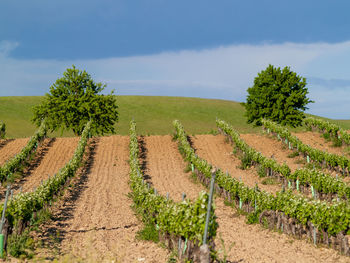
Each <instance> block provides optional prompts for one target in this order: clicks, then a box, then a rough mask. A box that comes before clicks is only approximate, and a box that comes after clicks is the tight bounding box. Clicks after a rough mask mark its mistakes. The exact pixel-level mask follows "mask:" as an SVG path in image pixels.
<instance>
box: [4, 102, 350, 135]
mask: <svg viewBox="0 0 350 263" xmlns="http://www.w3.org/2000/svg"><path fill="white" fill-rule="evenodd" d="M42 99H43V97H0V120H2V121H4V122H5V123H6V130H7V137H8V138H18V137H29V136H31V135H32V134H33V132H34V131H35V129H36V127H35V126H34V125H33V124H32V123H31V122H30V119H31V118H32V110H31V108H32V107H33V106H34V105H36V104H39V103H40V102H41V100H42ZM117 100H118V105H119V113H120V120H119V123H118V124H117V133H118V134H122V135H127V134H128V130H129V122H130V120H131V119H133V118H134V119H135V121H136V122H137V129H138V132H139V133H140V134H145V135H147V134H170V133H172V132H173V126H172V121H173V120H174V119H178V120H180V121H181V122H182V124H183V125H184V126H185V128H186V131H187V132H188V133H190V134H200V133H208V132H209V131H211V130H213V129H216V126H215V118H216V117H218V118H222V119H224V120H226V121H227V122H229V123H231V124H232V125H233V126H234V127H235V128H236V129H237V130H239V131H240V132H242V133H246V132H256V131H260V128H254V127H253V126H252V125H249V124H247V123H246V119H245V117H244V116H243V114H244V108H243V107H242V106H241V105H240V104H239V103H237V102H233V101H226V100H212V99H199V98H183V97H156V96H118V97H117ZM335 122H336V123H338V124H340V125H342V127H343V128H346V129H350V121H335ZM61 135H62V136H72V135H73V134H72V133H70V132H64V133H63V134H61V132H56V133H54V134H52V136H61Z"/></svg>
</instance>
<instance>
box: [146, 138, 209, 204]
mask: <svg viewBox="0 0 350 263" xmlns="http://www.w3.org/2000/svg"><path fill="white" fill-rule="evenodd" d="M143 141H144V147H145V149H146V152H145V156H144V157H145V160H146V162H147V163H146V170H145V171H144V174H145V175H146V177H150V181H151V182H152V184H153V186H154V187H155V188H156V189H157V191H158V192H159V193H160V194H162V195H164V196H165V195H166V193H170V198H172V199H173V200H175V201H181V200H182V193H185V194H186V197H187V198H190V199H191V200H193V199H196V198H197V197H198V193H199V192H200V191H204V190H205V188H204V187H202V185H200V184H199V183H198V184H194V183H193V182H191V180H190V175H189V173H186V172H185V169H186V167H187V166H186V164H185V162H184V161H183V159H182V156H181V155H180V153H179V151H178V149H177V143H176V142H173V141H172V138H171V136H170V135H165V136H147V137H144V140H143Z"/></svg>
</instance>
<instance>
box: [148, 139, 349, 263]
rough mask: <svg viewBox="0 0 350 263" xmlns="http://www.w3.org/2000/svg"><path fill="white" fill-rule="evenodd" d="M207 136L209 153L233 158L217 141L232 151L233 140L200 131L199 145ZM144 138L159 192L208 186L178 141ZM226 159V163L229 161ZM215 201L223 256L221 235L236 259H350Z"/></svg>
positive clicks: (176, 194) (175, 194)
mask: <svg viewBox="0 0 350 263" xmlns="http://www.w3.org/2000/svg"><path fill="white" fill-rule="evenodd" d="M203 139H204V141H206V142H205V143H204V144H205V145H210V148H207V149H206V151H207V152H209V154H208V155H210V156H212V158H215V157H213V156H215V155H218V159H222V160H225V161H226V162H227V163H229V162H231V159H230V158H231V157H230V154H227V152H225V151H220V152H217V150H215V148H216V147H217V145H220V146H219V148H221V147H222V146H225V147H227V150H228V153H229V152H230V149H232V147H231V146H230V145H229V144H225V143H224V138H223V137H222V136H212V135H197V136H196V138H195V139H194V144H195V146H197V145H198V144H199V141H201V140H203ZM143 141H144V148H145V153H146V154H145V155H144V156H143V158H144V160H143V161H144V164H145V165H144V168H145V170H146V174H147V175H148V176H150V180H151V181H152V183H153V185H154V187H155V188H156V189H157V190H158V192H159V193H161V194H166V193H167V192H169V193H170V197H172V198H173V199H175V200H181V199H180V197H181V194H182V193H183V192H185V193H186V194H187V196H188V197H189V198H196V197H197V196H198V192H199V191H201V190H203V189H204V187H203V186H202V185H200V184H198V183H194V181H193V180H192V179H190V175H189V173H187V174H186V173H185V172H184V168H185V167H186V165H185V164H184V161H183V160H182V157H181V155H180V153H179V152H178V150H177V144H176V143H175V142H172V141H171V137H170V136H149V137H145V138H144V140H143ZM196 143H197V144H196ZM197 153H198V154H199V155H200V156H201V154H202V153H204V154H205V152H204V150H203V152H200V151H197ZM227 156H229V158H228V157H227ZM201 157H203V156H201ZM225 161H223V162H222V163H223V164H225V163H226V162H225ZM233 167H235V165H233ZM245 173H249V172H245ZM215 204H216V210H215V213H216V215H217V217H218V219H217V221H218V223H219V229H218V236H217V238H216V240H215V242H216V245H217V248H218V250H219V255H220V257H221V258H223V252H222V249H223V246H222V242H221V241H220V239H222V240H223V242H224V244H225V247H226V249H227V250H228V249H229V247H230V246H231V244H233V247H232V249H231V250H230V251H227V256H228V258H227V259H229V260H231V261H233V262H350V259H349V258H347V257H344V256H341V255H339V254H338V253H337V252H336V251H334V250H332V249H328V248H316V247H314V246H313V245H312V244H311V243H308V242H306V241H304V240H297V239H294V238H292V237H290V236H287V235H285V234H279V233H276V232H272V231H269V230H266V229H263V228H262V227H261V226H260V225H247V224H246V223H245V221H246V218H245V217H243V216H239V215H237V214H236V213H235V210H234V209H233V208H231V207H228V206H226V205H224V202H223V199H222V198H220V197H218V198H216V200H215ZM220 237H221V238H220Z"/></svg>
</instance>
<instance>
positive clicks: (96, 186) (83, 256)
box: [49, 136, 169, 262]
mask: <svg viewBox="0 0 350 263" xmlns="http://www.w3.org/2000/svg"><path fill="white" fill-rule="evenodd" d="M98 140H99V141H98V142H97V147H96V149H95V154H94V157H93V161H92V164H91V167H90V168H89V171H88V173H87V174H85V175H83V177H84V179H82V180H81V182H80V183H79V184H78V185H76V186H74V187H73V190H74V189H76V190H77V191H75V194H73V196H72V197H71V199H70V200H67V201H66V202H65V203H64V204H63V205H62V208H61V211H59V212H58V213H57V214H56V215H55V220H54V222H51V223H50V228H49V230H50V231H51V233H53V235H54V236H55V233H59V237H60V239H61V240H62V241H61V242H60V244H59V245H58V246H59V251H60V252H59V253H60V255H62V254H63V255H64V256H62V257H61V259H62V258H63V259H68V261H67V262H71V261H73V262H76V261H79V260H80V261H79V262H81V261H82V262H165V261H166V259H167V258H168V257H169V252H168V251H167V250H165V249H163V248H161V247H160V246H158V245H157V244H154V243H152V242H147V241H140V240H137V239H136V238H135V236H136V234H137V232H138V231H139V230H140V229H141V228H142V223H141V222H140V221H139V220H138V219H137V218H136V216H135V214H134V212H133V211H132V209H131V207H130V206H131V204H132V200H131V199H130V198H128V196H127V195H128V193H129V192H130V188H129V185H128V180H129V174H128V173H129V164H128V159H129V149H128V143H129V138H128V137H126V136H110V137H101V138H99V139H98Z"/></svg>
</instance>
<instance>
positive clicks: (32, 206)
mask: <svg viewBox="0 0 350 263" xmlns="http://www.w3.org/2000/svg"><path fill="white" fill-rule="evenodd" d="M90 128H91V122H88V123H87V124H86V126H85V128H84V131H83V133H82V136H81V138H80V141H79V143H78V146H77V148H76V150H75V152H74V155H73V157H72V159H71V160H70V161H69V162H68V163H67V164H66V165H65V166H64V167H63V168H61V169H60V171H59V172H58V173H57V174H56V175H54V176H52V177H50V178H49V179H47V180H46V181H44V182H43V183H42V184H41V185H40V186H38V188H36V190H34V191H33V192H25V193H19V194H17V195H15V196H14V197H13V198H12V199H11V200H10V201H9V203H8V206H7V209H6V218H7V219H8V220H9V223H10V225H12V226H14V225H16V224H17V222H18V221H19V220H23V221H24V222H26V221H29V220H30V218H31V217H32V214H33V213H34V212H36V211H39V210H40V209H42V208H43V207H44V205H45V204H47V203H49V202H50V201H51V200H52V199H53V197H54V196H55V195H56V194H57V193H58V192H59V191H60V190H61V189H62V186H64V185H65V183H66V181H67V179H68V178H70V177H73V176H74V175H75V173H76V171H77V170H78V168H79V167H81V165H82V162H83V155H84V152H85V146H86V145H87V142H88V138H89V132H90ZM2 210H3V204H2V205H1V211H2Z"/></svg>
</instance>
